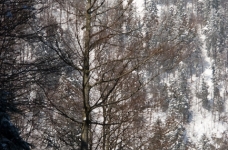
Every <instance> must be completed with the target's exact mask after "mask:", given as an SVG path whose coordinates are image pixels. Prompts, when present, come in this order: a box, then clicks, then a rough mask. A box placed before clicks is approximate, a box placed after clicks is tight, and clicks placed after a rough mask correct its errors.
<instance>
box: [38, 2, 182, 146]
mask: <svg viewBox="0 0 228 150" xmlns="http://www.w3.org/2000/svg"><path fill="white" fill-rule="evenodd" d="M134 9H135V8H134V5H133V1H132V0H125V1H124V0H118V1H114V2H113V1H108V0H87V1H59V0H54V1H52V2H51V10H52V11H53V12H51V13H50V12H49V15H46V16H45V17H47V20H50V18H51V19H52V21H51V24H49V26H47V28H46V33H44V35H43V36H41V37H40V40H41V42H42V43H43V44H44V45H45V46H46V50H47V51H48V52H50V53H53V52H54V53H53V57H56V56H58V58H59V59H60V60H61V61H62V62H63V63H64V64H65V67H63V69H62V71H63V72H64V74H63V75H62V76H61V78H60V80H59V83H60V84H59V85H57V87H56V88H53V89H45V88H43V92H44V93H45V95H46V97H47V101H48V107H47V108H48V110H49V111H47V112H48V114H51V113H52V112H51V111H50V110H53V111H54V115H53V116H51V115H50V120H52V121H53V122H54V123H55V125H58V127H56V126H55V125H54V124H52V125H53V128H52V129H53V130H54V131H53V134H55V135H58V136H55V137H53V139H52V140H55V141H59V142H61V143H62V144H64V145H65V146H70V147H71V148H72V149H77V148H78V147H80V148H81V149H82V150H88V149H104V150H108V149H124V148H127V147H129V146H132V145H134V143H133V142H131V137H133V136H135V138H136V139H137V140H136V141H140V140H141V137H140V136H141V135H142V134H141V133H140V132H137V133H138V134H135V133H134V131H136V130H140V128H141V127H142V126H143V125H139V126H138V127H137V125H136V124H134V123H135V122H139V123H140V122H143V117H142V115H140V112H141V111H142V110H143V109H142V108H143V107H144V104H145V90H144V87H145V85H146V84H148V82H150V81H151V80H153V79H154V77H155V76H158V75H159V74H160V73H161V72H163V71H165V70H166V69H167V68H164V67H162V65H160V66H159V65H158V62H167V61H172V64H177V63H178V62H179V61H180V60H181V59H183V57H184V56H185V55H186V51H185V49H184V48H181V47H183V46H180V47H179V45H180V44H181V43H182V42H179V41H177V42H176V41H175V38H176V37H174V38H173V39H171V40H170V41H169V43H170V44H165V43H166V41H165V40H164V41H162V42H158V44H156V46H151V45H148V44H147V43H148V42H150V40H151V39H152V36H153V32H149V30H147V31H145V30H143V25H144V23H146V21H145V20H144V21H145V22H144V21H141V22H140V18H139V17H137V15H136V14H135V13H133V12H134ZM147 19H148V18H147ZM152 19H154V18H152ZM147 21H148V20H147ZM152 22H156V23H158V20H156V21H149V23H152ZM53 23H54V26H53ZM147 23H148V22H147ZM153 27H155V26H153ZM156 27H157V25H156ZM153 31H154V30H153ZM145 32H147V34H145ZM52 33H54V34H52ZM50 35H52V36H50ZM157 36H159V34H157ZM172 42H173V43H172ZM148 63H150V65H153V64H154V65H155V64H156V67H155V68H156V71H155V72H156V73H154V74H153V75H152V76H150V77H149V78H148V80H146V81H145V80H144V72H143V69H145V67H146V66H147V64H148ZM66 68H67V69H66ZM159 69H160V70H159ZM57 91H58V92H57ZM53 122H52V123H53ZM61 125H62V126H61ZM63 126H64V127H65V128H64V130H63V131H60V127H63ZM47 130H48V129H47ZM71 131H75V132H77V133H72V134H70V132H71ZM68 133H69V134H68ZM68 135H69V136H68ZM73 135H75V136H80V138H77V137H73V138H72V139H74V140H75V141H77V142H76V143H78V141H80V142H81V144H80V146H75V145H77V144H72V142H75V141H74V140H72V142H70V141H71V140H70V139H71V137H72V136H73ZM60 145H61V144H60ZM134 146H135V145H134ZM141 146H142V145H141ZM136 148H138V147H136Z"/></svg>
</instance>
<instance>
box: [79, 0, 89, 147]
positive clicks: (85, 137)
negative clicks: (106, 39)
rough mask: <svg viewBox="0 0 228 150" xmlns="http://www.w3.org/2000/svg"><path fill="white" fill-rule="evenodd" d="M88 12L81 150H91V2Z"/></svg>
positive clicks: (85, 36) (85, 37)
mask: <svg viewBox="0 0 228 150" xmlns="http://www.w3.org/2000/svg"><path fill="white" fill-rule="evenodd" d="M86 3H87V4H86V6H87V7H86V8H87V11H86V12H85V13H86V14H85V15H86V31H85V35H84V39H85V50H84V64H83V105H84V112H83V124H82V135H81V136H82V137H81V150H88V149H89V130H90V105H89V93H90V85H89V75H90V71H89V69H90V67H89V49H90V34H91V14H90V7H91V0H87V2H86Z"/></svg>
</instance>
